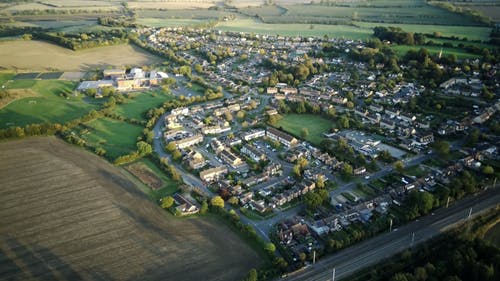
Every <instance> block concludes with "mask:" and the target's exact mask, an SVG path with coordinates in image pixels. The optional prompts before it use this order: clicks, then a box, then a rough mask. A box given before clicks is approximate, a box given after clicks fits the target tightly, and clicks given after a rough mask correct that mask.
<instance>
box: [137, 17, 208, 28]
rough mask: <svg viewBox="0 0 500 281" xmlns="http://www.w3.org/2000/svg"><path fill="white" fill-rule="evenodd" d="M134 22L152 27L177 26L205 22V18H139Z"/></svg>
mask: <svg viewBox="0 0 500 281" xmlns="http://www.w3.org/2000/svg"><path fill="white" fill-rule="evenodd" d="M135 22H136V23H138V24H142V25H147V26H153V27H178V26H195V25H198V24H201V23H205V22H207V20H195V19H160V18H139V19H137V20H136V21H135Z"/></svg>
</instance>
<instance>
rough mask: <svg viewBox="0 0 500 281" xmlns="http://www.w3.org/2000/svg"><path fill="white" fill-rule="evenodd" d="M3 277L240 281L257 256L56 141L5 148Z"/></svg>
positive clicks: (1, 157) (212, 224)
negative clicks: (174, 212) (179, 216)
mask: <svg viewBox="0 0 500 281" xmlns="http://www.w3.org/2000/svg"><path fill="white" fill-rule="evenodd" d="M0 163H2V165H0V178H1V179H2V183H1V184H0V194H1V196H0V204H1V205H2V208H1V209H0V217H1V218H2V223H1V224H0V236H1V237H2V239H0V252H1V253H2V258H1V259H2V262H1V264H2V267H1V268H2V271H1V272H2V277H1V278H0V279H2V280H150V281H155V280H158V281H160V280H177V281H187V280H220V281H232V280H242V279H243V277H244V276H245V275H246V273H247V272H248V271H249V270H250V269H251V268H255V267H258V266H259V264H260V258H259V256H258V255H257V253H255V252H254V251H253V250H252V249H251V248H250V247H249V246H248V245H246V244H245V242H244V241H242V239H240V238H239V236H238V235H236V234H235V233H233V232H232V231H231V230H230V229H229V228H228V227H227V226H226V225H225V224H223V223H219V221H217V220H216V219H215V218H213V217H210V216H207V217H203V218H190V219H177V218H174V217H173V216H172V215H169V214H167V212H165V211H164V210H162V209H161V208H160V207H159V206H157V205H155V204H154V203H153V202H151V200H150V199H149V198H148V197H147V196H146V195H145V194H144V193H142V192H141V191H140V190H139V189H138V188H137V187H136V186H135V185H134V184H133V183H132V182H131V181H129V180H128V179H127V177H126V176H125V174H124V172H123V170H121V169H120V168H117V167H114V166H112V165H110V164H109V163H107V162H106V161H104V160H102V159H101V158H99V157H97V156H95V155H93V154H91V153H89V152H87V151H85V150H83V149H79V148H77V147H75V146H72V145H69V144H67V143H64V142H63V141H61V140H58V139H56V138H52V137H44V138H28V139H24V140H16V141H9V142H2V143H0Z"/></svg>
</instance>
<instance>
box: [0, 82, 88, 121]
mask: <svg viewBox="0 0 500 281" xmlns="http://www.w3.org/2000/svg"><path fill="white" fill-rule="evenodd" d="M4 77H8V76H6V75H2V76H0V79H4ZM75 86H76V84H75V83H74V82H70V81H60V80H16V81H13V82H8V83H6V88H7V89H31V90H33V91H34V92H36V93H38V95H39V96H37V97H28V98H23V99H19V100H16V101H13V102H12V103H10V104H9V105H7V106H5V107H4V108H2V109H0V128H6V127H9V126H25V125H28V124H38V123H47V122H50V123H64V122H67V121H70V120H72V119H76V118H78V117H81V116H83V115H85V114H86V113H87V112H89V111H90V110H92V109H96V108H97V105H92V104H88V103H86V102H85V101H83V98H82V97H81V96H79V97H74V96H72V95H70V96H69V97H68V98H64V97H61V96H60V93H62V92H68V93H72V91H73V89H74V88H75Z"/></svg>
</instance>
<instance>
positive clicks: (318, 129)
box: [276, 114, 333, 145]
mask: <svg viewBox="0 0 500 281" xmlns="http://www.w3.org/2000/svg"><path fill="white" fill-rule="evenodd" d="M332 126H333V122H332V121H330V120H328V119H326V118H323V117H321V116H317V115H312V114H288V115H284V116H283V118H281V119H280V120H279V121H278V123H277V124H276V127H277V128H281V129H283V130H284V131H286V132H288V133H290V134H292V135H295V136H297V137H300V136H301V132H302V128H307V130H308V131H309V134H308V136H307V137H306V140H307V141H308V142H311V143H312V144H315V145H319V144H320V143H321V141H322V140H323V135H322V134H323V133H325V132H327V131H328V130H330V129H331V128H332Z"/></svg>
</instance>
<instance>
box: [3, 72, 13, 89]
mask: <svg viewBox="0 0 500 281" xmlns="http://www.w3.org/2000/svg"><path fill="white" fill-rule="evenodd" d="M14 76H15V75H14V73H10V72H5V73H0V87H1V86H3V85H4V84H5V83H6V82H7V81H9V80H12V78H14Z"/></svg>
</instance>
